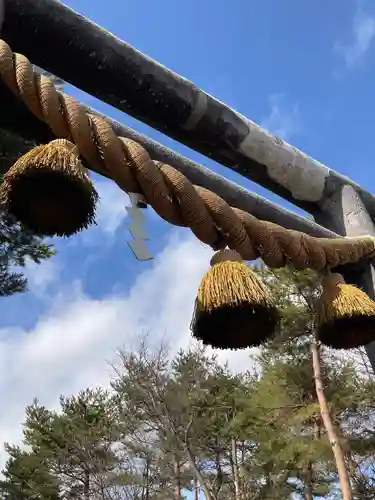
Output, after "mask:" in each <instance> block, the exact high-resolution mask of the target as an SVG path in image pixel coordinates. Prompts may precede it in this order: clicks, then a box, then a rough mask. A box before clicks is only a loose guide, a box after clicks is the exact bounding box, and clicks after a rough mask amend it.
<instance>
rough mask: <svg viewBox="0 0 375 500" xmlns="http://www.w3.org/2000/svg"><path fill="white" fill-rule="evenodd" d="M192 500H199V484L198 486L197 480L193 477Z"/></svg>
mask: <svg viewBox="0 0 375 500" xmlns="http://www.w3.org/2000/svg"><path fill="white" fill-rule="evenodd" d="M193 488H194V500H199V486H198V480H197V478H196V477H195V478H194V486H193Z"/></svg>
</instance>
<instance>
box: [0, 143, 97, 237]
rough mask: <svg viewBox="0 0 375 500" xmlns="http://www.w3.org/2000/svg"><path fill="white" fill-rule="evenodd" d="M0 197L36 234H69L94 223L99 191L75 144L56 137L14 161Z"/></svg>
mask: <svg viewBox="0 0 375 500" xmlns="http://www.w3.org/2000/svg"><path fill="white" fill-rule="evenodd" d="M0 198H1V200H2V202H3V203H5V204H6V206H7V209H8V211H9V212H10V213H11V214H13V215H14V216H15V217H16V219H17V220H19V221H20V222H21V223H22V224H23V225H24V226H25V227H27V228H28V229H29V230H31V231H33V232H34V233H35V234H38V235H41V236H70V235H72V234H74V233H76V232H78V231H81V230H82V229H85V228H87V227H88V226H89V225H90V224H92V223H94V219H95V208H96V203H97V201H98V194H97V192H96V190H95V188H94V186H93V184H92V182H91V181H90V179H89V177H88V173H87V170H86V168H85V167H84V166H83V164H82V162H81V160H80V158H79V155H78V151H77V147H76V146H75V145H74V144H73V143H71V142H69V141H67V140H65V139H56V140H54V141H52V142H50V143H49V144H46V145H42V146H37V147H35V148H33V149H32V150H31V151H29V152H28V153H26V154H25V155H23V156H22V157H21V158H19V159H18V160H17V162H16V163H15V164H14V165H13V166H12V167H11V168H10V169H9V171H8V172H7V173H6V174H5V176H4V181H3V184H2V185H1V187H0Z"/></svg>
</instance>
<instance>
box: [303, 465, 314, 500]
mask: <svg viewBox="0 0 375 500" xmlns="http://www.w3.org/2000/svg"><path fill="white" fill-rule="evenodd" d="M305 500H314V495H313V468H312V462H311V461H309V463H308V465H307V467H306V472H305Z"/></svg>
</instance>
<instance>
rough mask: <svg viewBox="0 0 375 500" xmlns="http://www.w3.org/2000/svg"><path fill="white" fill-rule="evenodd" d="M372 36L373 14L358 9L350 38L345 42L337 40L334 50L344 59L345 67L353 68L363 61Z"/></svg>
mask: <svg viewBox="0 0 375 500" xmlns="http://www.w3.org/2000/svg"><path fill="white" fill-rule="evenodd" d="M374 38H375V16H373V15H370V14H368V13H365V12H363V11H362V10H358V11H357V13H356V15H355V17H354V19H353V25H352V34H351V40H350V41H349V42H347V43H342V42H340V41H337V42H336V43H335V45H334V50H335V52H336V54H338V55H339V56H340V57H342V58H343V59H344V62H345V65H346V66H347V68H348V69H353V68H354V67H357V66H358V65H359V64H360V63H362V62H363V60H364V58H365V56H366V54H367V53H368V52H369V50H370V49H371V46H372V44H373V41H374Z"/></svg>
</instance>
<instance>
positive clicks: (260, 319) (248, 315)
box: [191, 249, 279, 349]
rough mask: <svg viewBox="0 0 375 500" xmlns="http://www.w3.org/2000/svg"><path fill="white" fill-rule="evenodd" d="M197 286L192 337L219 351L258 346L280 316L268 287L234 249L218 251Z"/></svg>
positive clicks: (267, 337) (273, 327) (271, 330)
mask: <svg viewBox="0 0 375 500" xmlns="http://www.w3.org/2000/svg"><path fill="white" fill-rule="evenodd" d="M211 266H212V267H211V269H209V270H208V271H207V273H206V274H205V276H204V277H203V279H202V282H201V284H200V287H199V290H198V295H197V298H196V301H195V311H194V317H193V320H192V323H191V330H192V333H193V336H194V337H195V338H197V339H200V340H202V342H203V344H205V345H210V346H212V347H214V348H218V349H244V348H247V347H252V346H258V345H260V344H262V343H263V342H265V341H266V340H268V339H269V338H270V337H272V336H273V335H274V333H275V330H276V327H277V325H278V321H279V315H278V312H277V309H276V306H275V303H274V300H273V298H272V296H271V294H270V291H269V290H268V288H267V287H266V286H265V285H264V284H263V282H262V281H261V280H260V279H259V277H258V276H257V275H256V274H255V273H254V272H253V271H252V269H251V268H250V266H249V265H247V264H246V263H245V262H243V260H242V257H241V255H240V254H239V253H237V252H236V251H234V250H227V249H226V250H220V251H219V252H217V253H216V254H215V255H214V256H213V258H212V259H211Z"/></svg>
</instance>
